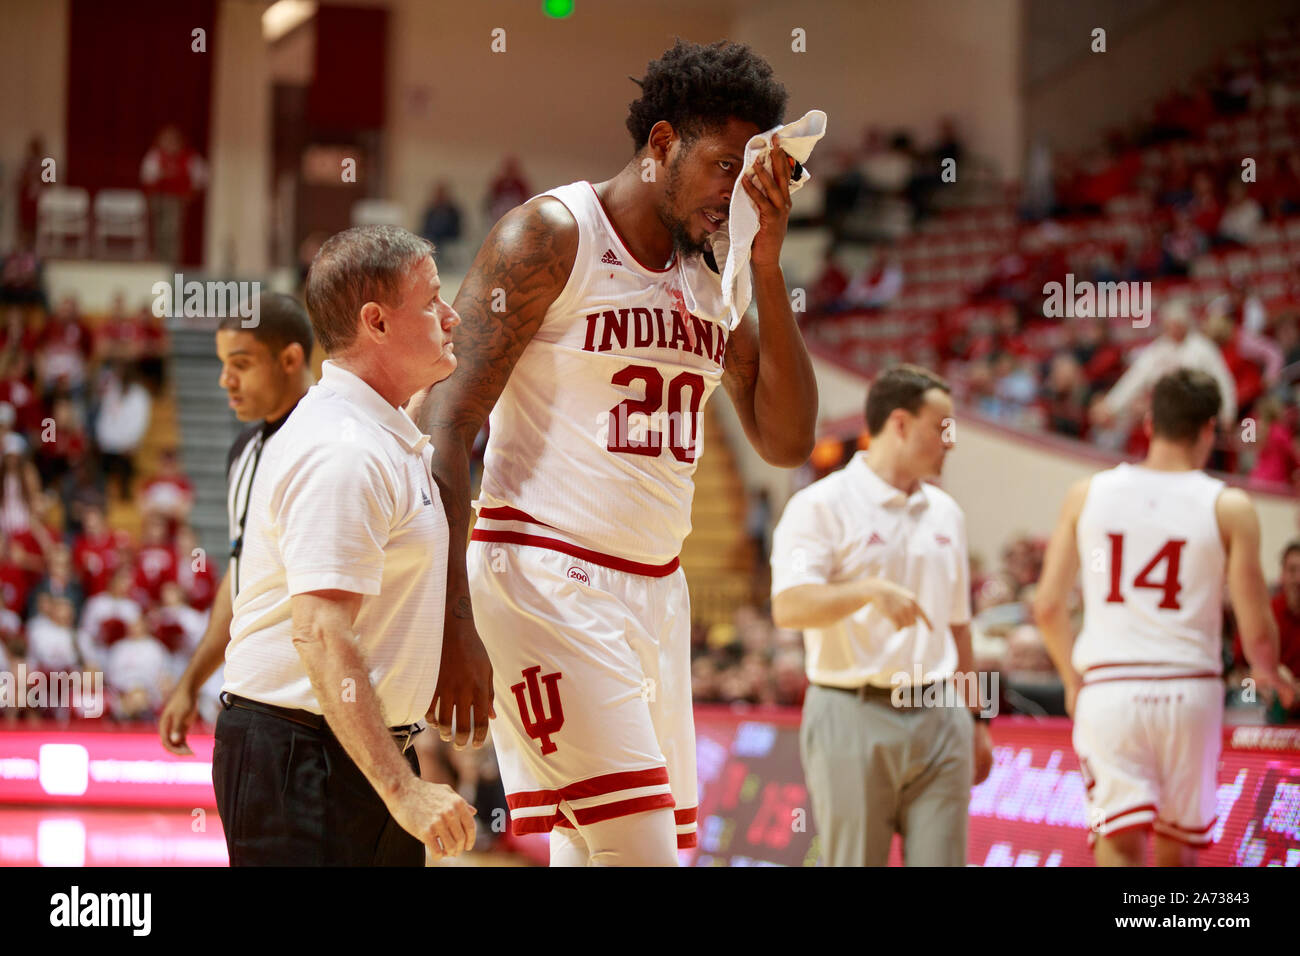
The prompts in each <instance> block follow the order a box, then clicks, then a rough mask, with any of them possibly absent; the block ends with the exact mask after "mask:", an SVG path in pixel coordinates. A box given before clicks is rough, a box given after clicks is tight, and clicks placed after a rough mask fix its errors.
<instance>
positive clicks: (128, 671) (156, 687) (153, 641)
mask: <svg viewBox="0 0 1300 956" xmlns="http://www.w3.org/2000/svg"><path fill="white" fill-rule="evenodd" d="M172 681H173V676H172V661H171V656H170V655H169V654H168V653H167V648H165V647H164V646H163V645H162V642H161V641H159V640H158V639H157V638H155V637H154V636H153V635H152V634H150V633H149V629H148V625H147V622H146V621H145V619H144V618H143V617H140V618H136V619H135V620H133V621H131V622H130V623H129V624H128V625H127V628H126V636H125V637H124V638H123V639H122V640H120V641H117V642H116V643H115V644H113V646H112V647H111V648H109V651H108V656H107V659H106V660H105V663H104V685H105V688H106V689H107V690H108V693H109V701H110V707H111V710H112V714H113V716H114V717H116V718H117V719H118V720H152V719H154V718H155V717H156V716H157V714H158V711H159V709H160V708H161V707H162V702H163V699H164V698H165V697H166V695H167V693H168V691H169V690H170V689H171V685H172Z"/></svg>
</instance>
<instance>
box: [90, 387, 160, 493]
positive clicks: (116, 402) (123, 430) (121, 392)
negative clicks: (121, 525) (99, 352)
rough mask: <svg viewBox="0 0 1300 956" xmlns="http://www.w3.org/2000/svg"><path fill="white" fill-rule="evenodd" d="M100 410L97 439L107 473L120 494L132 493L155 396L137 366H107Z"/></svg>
mask: <svg viewBox="0 0 1300 956" xmlns="http://www.w3.org/2000/svg"><path fill="white" fill-rule="evenodd" d="M99 394H100V404H99V414H98V417H97V418H96V420H95V440H96V443H97V444H98V445H99V452H100V459H101V462H102V465H103V469H104V473H105V477H108V478H113V479H116V487H117V495H118V497H119V498H121V499H123V500H128V499H130V497H131V481H132V479H133V478H134V477H135V463H134V461H133V458H134V456H135V453H136V451H137V449H138V448H139V447H140V441H141V439H143V438H144V435H145V431H146V430H147V429H148V427H149V418H150V416H151V414H152V413H153V400H152V399H150V397H149V392H148V391H147V390H146V389H145V387H144V386H143V385H141V384H140V381H139V374H138V370H137V368H136V367H135V366H132V365H125V366H119V367H110V368H107V369H105V371H104V373H103V376H102V378H101V380H100V385H99Z"/></svg>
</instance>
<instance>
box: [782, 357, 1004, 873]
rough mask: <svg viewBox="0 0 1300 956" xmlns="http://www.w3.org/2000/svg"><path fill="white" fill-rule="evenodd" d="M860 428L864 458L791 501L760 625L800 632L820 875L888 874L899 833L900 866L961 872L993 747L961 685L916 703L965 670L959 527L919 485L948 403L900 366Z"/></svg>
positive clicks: (966, 613) (946, 502)
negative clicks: (871, 869)
mask: <svg viewBox="0 0 1300 956" xmlns="http://www.w3.org/2000/svg"><path fill="white" fill-rule="evenodd" d="M866 413H867V431H868V433H869V434H870V436H871V445H870V447H869V449H868V450H867V451H865V452H859V453H858V454H857V455H856V456H854V458H853V459H852V460H851V461H850V462H849V463H848V464H847V465H846V466H845V467H844V468H843V469H842V470H840V471H838V472H835V473H834V474H831V475H828V476H827V477H825V478H823V479H822V480H821V481H818V482H815V483H814V484H812V485H811V486H809V487H808V488H805V489H803V490H802V491H800V492H799V493H798V494H796V495H795V496H794V497H793V498H791V499H790V501H789V503H788V504H787V506H786V509H785V512H784V514H783V515H782V516H781V520H780V522H779V523H778V525H777V527H776V531H775V534H774V541H773V547H772V618H773V620H774V621H775V622H776V624H777V625H778V626H779V627H787V628H794V629H802V630H803V632H804V643H805V647H806V653H807V662H806V666H807V671H808V679H809V681H811V683H812V686H811V687H809V688H808V694H807V698H806V700H805V702H804V711H803V725H802V727H801V729H800V751H801V754H802V757H803V765H804V775H805V778H806V780H807V784H808V792H809V795H810V797H811V799H812V811H813V818H814V821H815V822H816V825H817V832H818V834H819V835H820V836H821V841H822V852H823V856H824V860H825V862H827V863H828V864H830V865H831V866H884V865H886V864H887V863H888V861H889V849H890V843H891V841H892V840H893V835H894V833H896V832H897V833H899V834H900V835H901V836H902V838H903V861H904V863H905V864H907V865H909V866H917V865H919V866H961V865H964V864H965V862H966V836H967V818H968V815H969V807H970V788H971V786H972V784H973V783H978V782H979V781H980V780H983V779H984V777H986V776H987V775H988V772H989V770H990V769H991V767H992V748H991V745H990V741H989V736H988V730H987V727H986V725H984V724H983V723H982V722H974V721H973V720H972V714H971V713H968V712H967V711H968V708H969V709H970V710H972V711H974V710H978V709H979V708H980V703H979V701H978V700H969V701H968V700H966V699H965V694H964V691H965V690H966V688H967V686H968V685H966V684H964V683H963V682H957V683H956V685H955V687H954V688H953V691H952V692H950V693H942V691H943V688H936V689H933V690H931V691H930V693H928V694H927V693H926V688H927V687H928V686H929V685H930V684H933V683H935V682H947V681H948V680H949V679H950V678H952V677H953V675H954V673H955V672H961V673H963V674H965V673H969V672H970V671H971V670H972V663H973V660H972V654H971V640H970V568H969V564H968V561H967V557H966V520H965V516H964V515H963V514H962V512H961V509H960V508H959V507H958V506H957V503H956V502H955V501H954V500H953V499H952V498H951V497H950V496H949V495H947V494H946V493H944V492H943V491H940V490H939V489H938V488H936V487H935V486H934V485H930V484H927V483H926V482H925V481H924V480H923V479H926V478H932V477H936V476H938V474H939V473H940V471H941V470H942V468H943V461H944V457H945V456H946V455H947V454H948V452H949V450H951V448H952V421H953V419H952V414H953V407H952V399H951V398H950V397H949V393H948V386H947V384H945V383H944V381H943V380H942V379H940V378H938V377H937V376H935V375H933V374H932V373H930V372H927V371H926V370H924V369H921V368H916V367H915V366H908V365H904V366H900V367H898V368H894V369H890V370H889V371H887V372H884V373H882V374H881V375H880V376H879V377H878V378H877V379H876V380H875V381H874V382H873V383H872V385H871V391H870V393H869V394H868V396H867V408H866ZM936 691H939V692H940V693H936ZM936 701H937V702H938V703H939V704H940V706H934V704H935V703H936ZM953 703H955V704H956V706H951V704H953ZM944 704H949V706H944ZM972 724H974V726H972Z"/></svg>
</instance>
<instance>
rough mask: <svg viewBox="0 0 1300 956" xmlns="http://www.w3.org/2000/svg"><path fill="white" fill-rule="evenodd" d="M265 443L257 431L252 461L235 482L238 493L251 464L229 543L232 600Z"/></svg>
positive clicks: (237, 589)
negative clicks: (232, 569) (236, 525)
mask: <svg viewBox="0 0 1300 956" xmlns="http://www.w3.org/2000/svg"><path fill="white" fill-rule="evenodd" d="M265 444H266V436H265V433H264V432H258V435H257V447H256V448H255V449H254V450H253V458H252V461H251V462H250V461H245V462H244V467H243V468H241V469H240V470H239V480H238V481H237V482H235V492H236V494H238V491H239V486H240V485H242V484H243V483H244V475H246V474H248V469H249V466H250V465H251V466H252V469H253V473H252V474H251V475H249V477H248V491H247V492H246V493H245V495H244V508H243V511H242V512H241V514H240V515H239V537H237V538H235V540H234V541H232V542H231V543H230V557H231V558H232V559H234V562H235V581H234V587H233V588H232V589H231V592H230V600H231V601H232V602H233V601H234V599H235V595H236V594H238V593H239V556H240V555H241V554H243V552H244V525H245V524H246V523H247V522H248V506H249V504H250V503H251V502H252V499H253V480H254V479H255V478H256V477H257V464H258V462H259V461H261V458H262V448H263V446H264V445H265Z"/></svg>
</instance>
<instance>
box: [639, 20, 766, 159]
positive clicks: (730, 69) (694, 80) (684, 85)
mask: <svg viewBox="0 0 1300 956" xmlns="http://www.w3.org/2000/svg"><path fill="white" fill-rule="evenodd" d="M628 79H630V80H632V82H633V83H636V84H637V85H638V86H640V87H641V98H640V99H638V100H636V101H634V102H632V103H631V104H629V105H628V114H627V131H628V132H629V133H631V134H632V142H633V143H634V144H635V146H636V148H637V149H638V150H639V149H641V148H642V147H643V146H645V144H646V142H647V141H648V140H649V139H650V130H651V128H653V127H654V125H655V123H657V122H659V121H660V120H667V121H668V122H669V123H671V124H672V125H673V129H675V130H677V131H678V133H679V134H680V135H681V137H682V138H683V139H684V140H686V141H687V142H690V141H691V140H693V139H695V138H697V137H698V136H699V135H700V134H701V133H703V132H705V131H707V130H712V129H717V128H719V127H721V126H724V125H726V123H727V120H729V119H731V118H732V117H735V118H737V119H740V120H744V121H746V122H750V123H753V124H754V125H755V126H757V127H758V128H759V130H760V131H766V130H769V129H771V128H772V127H773V126H776V125H777V124H778V123H780V122H781V120H782V118H783V117H784V115H785V104H786V100H787V99H788V97H789V94H787V93H786V91H785V87H784V86H782V85H781V84H780V83H778V82H777V81H776V78H775V77H774V76H773V75H772V67H770V66H769V65H768V63H767V61H766V60H764V59H763V58H762V57H761V56H759V55H758V54H757V53H755V52H754V51H753V50H751V49H750V48H749V47H748V46H746V45H745V44H743V43H731V42H729V41H727V40H718V41H717V42H716V43H710V44H708V45H707V46H705V45H703V44H699V43H684V42H682V40H681V39H680V38H678V40H677V42H676V43H675V44H674V45H673V48H672V49H671V50H669V51H668V52H666V53H665V54H664V55H663V56H661V57H660V58H659V59H657V60H654V61H652V62H651V63H650V64H649V65H648V66H647V67H646V73H645V77H644V78H642V79H640V80H638V79H636V78H635V77H628Z"/></svg>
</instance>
